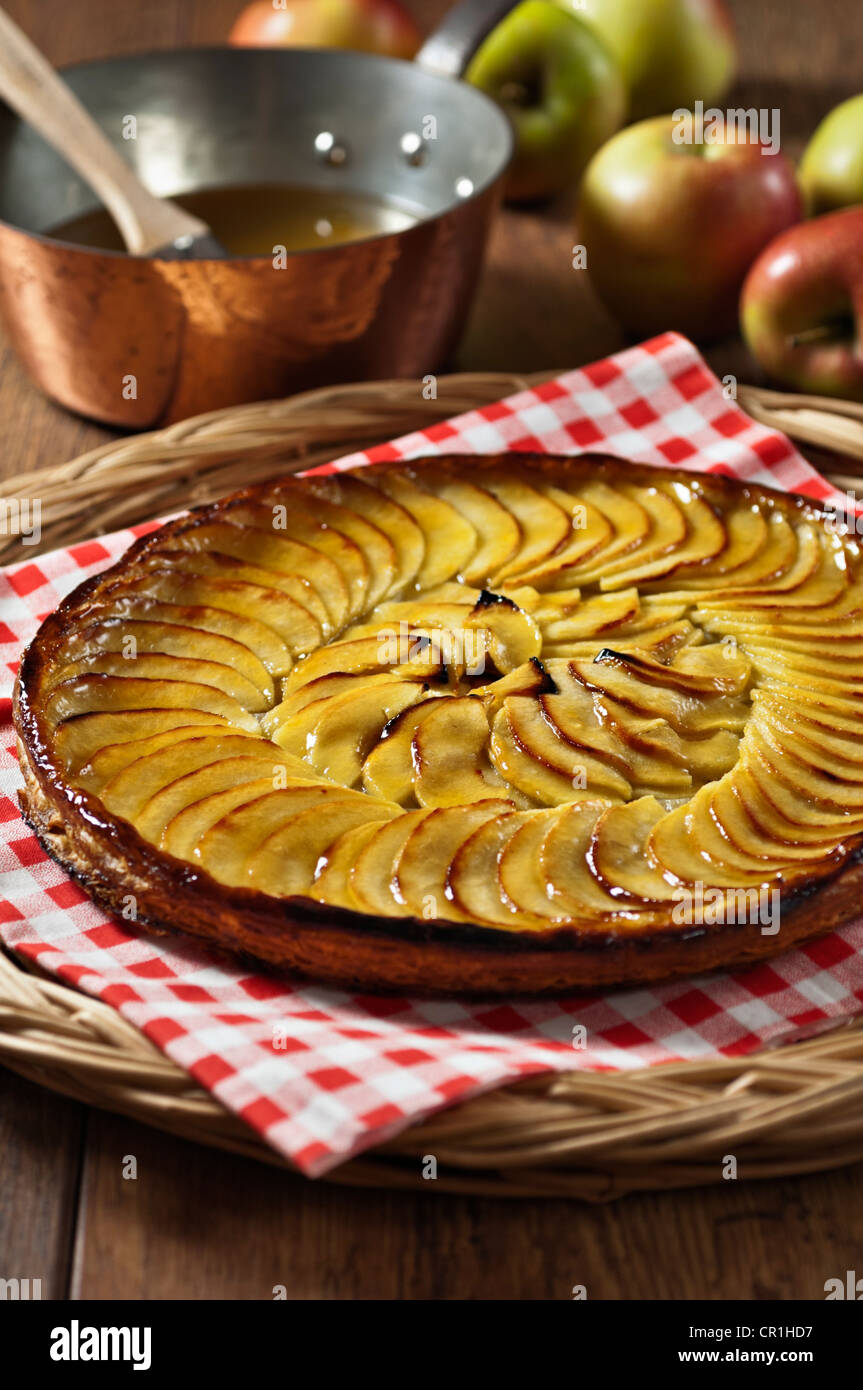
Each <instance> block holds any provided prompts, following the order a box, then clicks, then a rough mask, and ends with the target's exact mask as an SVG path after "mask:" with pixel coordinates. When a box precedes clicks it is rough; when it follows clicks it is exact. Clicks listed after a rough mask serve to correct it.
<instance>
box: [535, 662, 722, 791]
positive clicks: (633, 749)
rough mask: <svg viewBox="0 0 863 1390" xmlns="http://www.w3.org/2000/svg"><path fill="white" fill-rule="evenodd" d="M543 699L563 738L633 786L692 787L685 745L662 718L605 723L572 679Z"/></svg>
mask: <svg viewBox="0 0 863 1390" xmlns="http://www.w3.org/2000/svg"><path fill="white" fill-rule="evenodd" d="M541 704H542V708H543V711H544V713H545V715H546V717H547V719H548V720H549V722H550V724H551V725H552V727H553V728H554V729H555V731H556V732H557V733H558V734H559V735H560V737H561V738H563V739H565V741H566V742H567V743H569V744H571V745H572V747H574V748H580V749H582V750H583V751H585V752H589V753H591V754H592V755H595V756H597V757H600V758H602V759H603V760H604V761H605V762H606V763H607V764H608V765H609V766H610V767H613V768H615V769H616V770H617V771H618V772H619V773H620V774H621V776H622V777H624V778H625V779H626V780H627V782H629V783H630V784H631V785H632V786H633V787H634V788H650V789H652V790H655V791H657V792H661V793H662V795H665V796H674V795H683V794H685V793H686V792H688V791H689V790H690V789H691V787H692V777H691V775H690V772H689V771H688V768H687V763H688V759H687V748H686V746H685V745H684V743H683V742H682V740H681V739H680V737H679V736H678V735H677V734H675V732H674V730H673V729H671V728H670V727H669V726H668V725H667V724H665V723H664V722H663V721H661V720H649V721H648V720H639V719H637V718H635V719H629V720H626V721H623V722H622V723H620V724H616V723H615V722H614V721H613V720H610V719H607V720H606V722H605V723H601V722H600V720H599V718H598V716H597V713H596V710H595V708H594V703H593V700H592V699H591V697H590V694H589V693H588V691H587V690H585V689H584V688H583V687H579V686H576V685H570V686H569V687H568V688H567V692H566V694H565V695H552V696H543V697H542V700H541ZM722 732H723V733H724V732H725V731H722ZM645 735H648V737H645ZM736 752H737V740H736V739H733V754H736Z"/></svg>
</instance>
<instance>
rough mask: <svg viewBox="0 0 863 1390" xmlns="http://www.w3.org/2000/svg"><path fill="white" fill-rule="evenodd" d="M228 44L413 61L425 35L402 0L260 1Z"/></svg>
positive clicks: (248, 11) (242, 16)
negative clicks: (345, 51) (349, 52)
mask: <svg viewBox="0 0 863 1390" xmlns="http://www.w3.org/2000/svg"><path fill="white" fill-rule="evenodd" d="M228 42H229V43H232V44H238V45H240V46H241V47H252V48H279V47H285V48H352V49H356V50H358V51H359V52H361V53H382V54H384V55H385V56H387V57H390V58H413V56H414V54H415V53H416V51H417V49H418V48H419V46H420V42H421V35H420V32H419V30H418V29H417V26H416V24H415V23H414V21H413V19H412V17H411V15H410V14H408V11H407V10H406V9H405V8H404V7H403V6H402V5H400V4H399V3H398V0H280V3H279V4H278V5H274V4H273V3H272V0H255V2H254V3H253V4H251V5H247V6H246V8H245V9H244V10H243V12H242V14H240V15H239V16H238V18H237V19H236V21H235V23H234V27H233V28H232V30H231V32H230V34H229V35H228Z"/></svg>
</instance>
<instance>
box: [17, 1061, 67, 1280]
mask: <svg viewBox="0 0 863 1390" xmlns="http://www.w3.org/2000/svg"><path fill="white" fill-rule="evenodd" d="M85 1115H86V1112H85V1109H84V1107H83V1106H81V1105H77V1104H76V1103H75V1102H74V1101H69V1100H65V1099H64V1098H63V1097H62V1096H56V1095H54V1094H53V1093H52V1092H51V1091H46V1090H43V1089H42V1087H40V1086H36V1085H34V1084H33V1083H32V1082H30V1081H24V1080H23V1079H22V1078H21V1077H19V1076H16V1075H14V1073H12V1072H10V1071H5V1070H2V1069H0V1154H2V1161H0V1278H2V1279H30V1280H31V1281H32V1280H34V1279H41V1281H42V1297H43V1298H65V1297H66V1296H67V1291H68V1281H69V1271H70V1262H71V1252H72V1241H73V1235H74V1224H75V1215H76V1209H77V1197H78V1182H79V1177H80V1171H81V1159H82V1146H83V1129H84V1121H85ZM31 1287H32V1284H31Z"/></svg>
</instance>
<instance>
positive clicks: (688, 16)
mask: <svg viewBox="0 0 863 1390" xmlns="http://www.w3.org/2000/svg"><path fill="white" fill-rule="evenodd" d="M560 3H561V4H562V5H563V6H564V7H565V8H567V9H569V10H571V11H572V12H573V13H574V14H576V15H578V16H579V18H581V19H583V20H584V21H585V22H586V23H587V24H589V25H590V26H591V27H592V28H593V29H594V30H595V31H596V33H597V34H598V35H599V37H600V38H601V39H602V40H603V42H604V43H605V46H606V47H607V48H608V49H609V50H610V51H611V53H613V54H614V57H615V58H616V59H617V61H618V63H619V65H620V70H621V72H622V74H623V80H624V82H625V83H626V86H627V88H628V90H629V116H628V119H629V120H630V121H640V120H641V119H642V117H644V116H658V115H660V114H661V113H662V112H664V111H676V110H678V108H681V107H691V106H692V104H693V102H695V101H698V100H701V101H703V102H704V104H705V106H711V105H712V104H714V103H715V102H718V101H719V100H720V99H721V98H722V97H723V96H724V95H725V93H726V91H727V90H728V88H729V87H730V86H731V83H732V82H733V81H734V75H735V72H736V69H737V46H736V43H735V40H734V28H733V26H732V23H731V17H730V15H729V13H728V10H727V9H726V7H725V5H724V3H723V0H560Z"/></svg>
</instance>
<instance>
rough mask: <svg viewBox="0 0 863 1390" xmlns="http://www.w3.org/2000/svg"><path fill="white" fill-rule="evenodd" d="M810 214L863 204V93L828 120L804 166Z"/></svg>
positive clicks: (808, 149)
mask: <svg viewBox="0 0 863 1390" xmlns="http://www.w3.org/2000/svg"><path fill="white" fill-rule="evenodd" d="M800 183H801V186H802V188H803V195H804V197H805V199H806V205H807V208H808V210H809V212H810V213H813V214H814V213H819V212H835V211H836V210H837V209H838V208H848V207H852V206H853V204H855V203H863V93H861V95H860V96H857V97H851V98H850V99H849V100H848V101H843V102H842V104H841V106H836V107H834V108H833V110H832V111H831V112H830V115H829V116H825V117H824V120H823V121H822V122H821V124H820V126H819V127H818V129H817V130H816V132H815V134H814V135H813V136H812V139H811V140H810V141H809V144H808V145H807V146H806V151H805V153H804V155H803V159H802V161H801V163H800Z"/></svg>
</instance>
